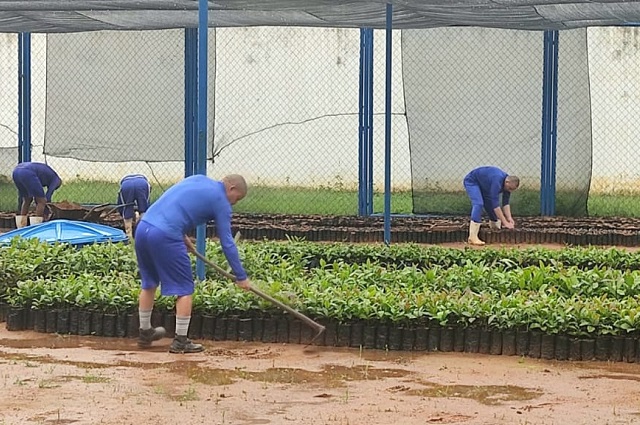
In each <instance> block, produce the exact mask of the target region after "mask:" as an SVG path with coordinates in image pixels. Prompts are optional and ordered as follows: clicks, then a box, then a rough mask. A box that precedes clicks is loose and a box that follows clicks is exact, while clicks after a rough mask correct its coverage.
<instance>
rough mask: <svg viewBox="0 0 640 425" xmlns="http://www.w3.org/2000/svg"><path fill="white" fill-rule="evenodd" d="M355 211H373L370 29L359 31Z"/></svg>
mask: <svg viewBox="0 0 640 425" xmlns="http://www.w3.org/2000/svg"><path fill="white" fill-rule="evenodd" d="M359 119H360V123H359V127H358V130H359V132H358V140H359V142H360V143H359V145H358V158H359V161H358V165H359V168H358V171H359V172H358V176H359V179H358V214H359V215H371V214H373V29H372V28H363V29H361V30H360V81H359Z"/></svg>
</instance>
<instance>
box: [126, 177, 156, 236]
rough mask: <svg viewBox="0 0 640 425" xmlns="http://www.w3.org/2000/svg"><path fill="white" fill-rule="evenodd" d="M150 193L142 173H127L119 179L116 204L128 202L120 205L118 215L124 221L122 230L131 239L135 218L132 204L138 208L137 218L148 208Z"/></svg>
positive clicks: (149, 185) (147, 181)
mask: <svg viewBox="0 0 640 425" xmlns="http://www.w3.org/2000/svg"><path fill="white" fill-rule="evenodd" d="M150 195H151V184H149V180H148V179H147V177H146V176H144V175H143V174H129V175H126V176H124V177H123V178H122V180H120V191H119V192H118V204H119V205H123V204H129V205H126V206H124V207H120V215H122V220H123V221H124V231H125V233H126V234H127V236H128V237H129V240H131V241H132V240H133V225H134V219H135V213H134V205H135V206H136V208H137V209H138V213H139V218H138V220H140V219H142V216H143V215H144V213H145V212H146V211H147V209H148V208H149V197H150Z"/></svg>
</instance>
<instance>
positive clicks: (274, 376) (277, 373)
mask: <svg viewBox="0 0 640 425" xmlns="http://www.w3.org/2000/svg"><path fill="white" fill-rule="evenodd" d="M168 368H169V370H171V371H173V372H176V373H186V375H187V376H188V377H189V378H190V379H191V380H193V381H196V382H198V383H201V384H207V385H229V384H232V383H233V382H235V381H236V380H239V379H244V380H247V381H254V382H263V383H270V384H314V385H318V386H321V387H323V388H336V387H341V386H344V384H345V382H349V381H366V380H376V379H384V378H401V377H404V376H407V375H409V374H410V373H411V372H409V371H407V370H402V369H376V368H373V367H371V366H367V365H364V366H353V367H346V366H339V365H324V366H323V367H322V370H320V371H311V370H306V369H294V368H269V369H266V370H264V371H259V372H251V371H246V370H242V369H236V370H229V369H212V368H207V367H199V366H193V365H191V366H189V367H187V368H186V369H181V368H180V367H174V365H169V366H168Z"/></svg>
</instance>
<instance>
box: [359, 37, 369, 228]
mask: <svg viewBox="0 0 640 425" xmlns="http://www.w3.org/2000/svg"><path fill="white" fill-rule="evenodd" d="M365 31H366V29H364V28H361V29H360V72H359V74H358V215H360V216H362V215H366V196H367V194H366V191H365V189H366V184H367V181H366V174H365V167H366V162H365V137H366V132H365V123H366V119H365V116H366V115H365V93H366V91H365V86H364V84H365V81H364V73H365V69H364V67H365V57H364V55H365V45H366V44H365V38H366V32H365Z"/></svg>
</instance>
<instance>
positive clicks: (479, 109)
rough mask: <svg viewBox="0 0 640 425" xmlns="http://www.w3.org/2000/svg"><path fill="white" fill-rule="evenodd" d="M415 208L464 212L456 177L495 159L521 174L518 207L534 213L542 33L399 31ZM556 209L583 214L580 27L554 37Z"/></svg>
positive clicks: (585, 134)
mask: <svg viewBox="0 0 640 425" xmlns="http://www.w3.org/2000/svg"><path fill="white" fill-rule="evenodd" d="M402 52H403V53H402V67H403V80H404V91H405V100H406V111H407V123H408V129H409V146H410V151H411V173H412V189H413V205H414V206H413V211H414V213H417V214H468V212H469V209H470V202H469V200H468V198H467V196H466V193H465V191H464V187H463V185H462V180H463V178H464V176H465V175H466V174H467V173H468V172H469V171H470V170H472V169H473V168H475V167H478V166H483V165H494V166H497V167H500V168H502V169H503V170H505V171H506V172H507V173H509V174H512V175H517V176H519V177H520V179H521V185H520V189H519V190H518V191H516V192H514V193H513V195H512V197H511V199H512V200H511V205H512V210H513V211H514V214H517V215H537V214H539V212H540V175H541V165H540V164H541V156H542V154H541V140H542V123H541V116H542V77H543V33H541V32H528V31H513V30H496V29H483V28H443V29H435V30H429V31H416V30H405V31H403V32H402ZM559 58H560V59H559V67H558V68H559V86H558V116H557V158H556V160H557V171H556V173H557V174H556V191H557V198H556V213H557V214H558V215H565V216H581V215H585V214H586V213H587V197H588V192H589V185H590V179H591V163H592V146H591V144H592V141H591V108H590V97H589V74H588V63H587V42H586V30H584V29H579V30H572V31H564V32H562V37H561V41H560V44H559Z"/></svg>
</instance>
